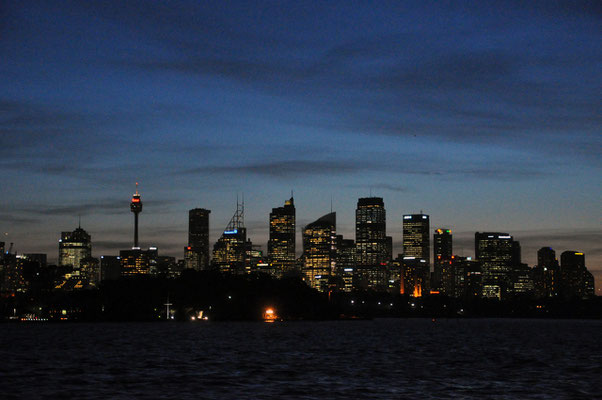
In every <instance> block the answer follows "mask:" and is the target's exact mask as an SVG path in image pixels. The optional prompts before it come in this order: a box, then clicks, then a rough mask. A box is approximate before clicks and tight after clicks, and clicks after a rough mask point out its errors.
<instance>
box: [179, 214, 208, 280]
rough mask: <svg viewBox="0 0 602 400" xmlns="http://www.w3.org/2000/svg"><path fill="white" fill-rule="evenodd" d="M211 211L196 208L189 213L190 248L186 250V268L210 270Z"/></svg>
mask: <svg viewBox="0 0 602 400" xmlns="http://www.w3.org/2000/svg"><path fill="white" fill-rule="evenodd" d="M210 213H211V211H210V210H206V209H204V208H194V209H192V210H190V211H188V246H187V247H186V248H185V249H184V253H185V257H184V258H185V259H186V268H192V269H196V270H206V269H208V268H209V214H210Z"/></svg>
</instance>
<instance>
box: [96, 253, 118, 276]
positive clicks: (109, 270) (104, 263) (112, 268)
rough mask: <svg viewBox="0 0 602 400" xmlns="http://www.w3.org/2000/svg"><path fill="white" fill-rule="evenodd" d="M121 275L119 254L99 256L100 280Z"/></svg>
mask: <svg viewBox="0 0 602 400" xmlns="http://www.w3.org/2000/svg"><path fill="white" fill-rule="evenodd" d="M120 276H121V259H120V258H119V256H100V280H101V281H114V280H117V279H119V277H120Z"/></svg>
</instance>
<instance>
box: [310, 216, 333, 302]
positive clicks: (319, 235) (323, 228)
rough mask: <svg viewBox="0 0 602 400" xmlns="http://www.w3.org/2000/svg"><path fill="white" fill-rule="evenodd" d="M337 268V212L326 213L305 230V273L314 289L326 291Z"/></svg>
mask: <svg viewBox="0 0 602 400" xmlns="http://www.w3.org/2000/svg"><path fill="white" fill-rule="evenodd" d="M335 268H336V213H334V212H332V213H330V214H326V215H324V216H323V217H321V218H319V219H318V220H316V221H314V222H312V223H311V224H309V225H307V226H306V227H305V229H304V230H303V275H304V279H305V281H306V282H307V283H308V284H309V285H310V286H311V287H312V288H314V289H317V290H320V291H326V290H327V289H328V283H329V280H330V278H331V276H332V275H333V274H334V273H335Z"/></svg>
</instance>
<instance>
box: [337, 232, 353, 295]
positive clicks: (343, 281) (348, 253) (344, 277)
mask: <svg viewBox="0 0 602 400" xmlns="http://www.w3.org/2000/svg"><path fill="white" fill-rule="evenodd" d="M356 266H357V248H356V245H355V242H354V241H353V240H352V239H344V238H343V235H337V236H336V277H337V284H338V288H339V290H341V291H343V292H351V291H352V290H353V289H354V285H355V284H356V280H357V274H356V270H357V267H356Z"/></svg>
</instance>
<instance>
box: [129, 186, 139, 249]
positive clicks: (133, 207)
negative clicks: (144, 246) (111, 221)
mask: <svg viewBox="0 0 602 400" xmlns="http://www.w3.org/2000/svg"><path fill="white" fill-rule="evenodd" d="M130 211H132V212H133V213H134V248H136V249H139V248H140V246H139V244H138V214H140V213H141V212H142V199H141V198H140V193H138V182H136V193H134V195H133V196H132V201H131V203H130Z"/></svg>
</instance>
